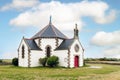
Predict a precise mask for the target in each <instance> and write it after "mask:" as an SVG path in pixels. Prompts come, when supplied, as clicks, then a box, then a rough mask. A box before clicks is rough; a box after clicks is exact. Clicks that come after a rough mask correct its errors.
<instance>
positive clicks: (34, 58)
mask: <svg viewBox="0 0 120 80" xmlns="http://www.w3.org/2000/svg"><path fill="white" fill-rule="evenodd" d="M43 57H45V53H43V52H42V51H38V50H31V53H30V61H31V62H30V67H36V66H41V65H40V63H39V59H40V58H43Z"/></svg>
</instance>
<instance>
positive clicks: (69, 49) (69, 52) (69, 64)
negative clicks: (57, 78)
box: [68, 49, 70, 67]
mask: <svg viewBox="0 0 120 80" xmlns="http://www.w3.org/2000/svg"><path fill="white" fill-rule="evenodd" d="M68 67H70V49H68Z"/></svg>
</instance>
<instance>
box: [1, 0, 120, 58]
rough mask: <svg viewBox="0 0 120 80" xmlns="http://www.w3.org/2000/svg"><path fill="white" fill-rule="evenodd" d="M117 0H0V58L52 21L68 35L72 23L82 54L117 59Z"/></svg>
mask: <svg viewBox="0 0 120 80" xmlns="http://www.w3.org/2000/svg"><path fill="white" fill-rule="evenodd" d="M119 3H120V1H119V0H84V1H83V0H59V1H51V0H40V1H39V0H0V30H1V31H0V36H1V38H0V58H13V57H15V56H17V48H18V46H19V44H20V41H21V39H22V37H23V36H24V37H25V38H31V37H32V36H33V35H34V34H35V33H36V32H38V31H39V30H41V29H42V28H43V27H45V26H46V25H47V24H48V22H49V16H50V15H52V22H53V24H54V25H55V26H56V27H57V28H58V29H59V30H61V32H63V33H64V34H66V35H67V36H68V37H70V38H71V37H73V29H74V25H75V24H76V23H77V24H78V28H79V30H80V33H79V38H80V41H81V43H82V45H83V47H84V49H85V58H86V57H92V58H96V57H116V58H120V25H119V24H120V22H119V21H120V6H119Z"/></svg>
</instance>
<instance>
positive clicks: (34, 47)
mask: <svg viewBox="0 0 120 80" xmlns="http://www.w3.org/2000/svg"><path fill="white" fill-rule="evenodd" d="M24 40H25V42H26V43H27V45H28V46H29V48H30V49H31V50H42V49H40V48H39V47H38V46H37V44H36V43H35V41H34V40H32V39H24Z"/></svg>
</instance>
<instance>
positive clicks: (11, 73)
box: [0, 64, 120, 80]
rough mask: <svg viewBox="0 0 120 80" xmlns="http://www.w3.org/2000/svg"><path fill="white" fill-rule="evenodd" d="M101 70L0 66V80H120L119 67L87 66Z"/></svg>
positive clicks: (104, 65)
mask: <svg viewBox="0 0 120 80" xmlns="http://www.w3.org/2000/svg"><path fill="white" fill-rule="evenodd" d="M89 66H98V67H101V68H90V67H81V68H73V69H69V68H47V67H46V68H43V67H37V68H22V67H15V66H12V65H6V66H4V65H3V66H2V65H1V66H0V80H120V76H119V75H120V66H117V65H106V64H89Z"/></svg>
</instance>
